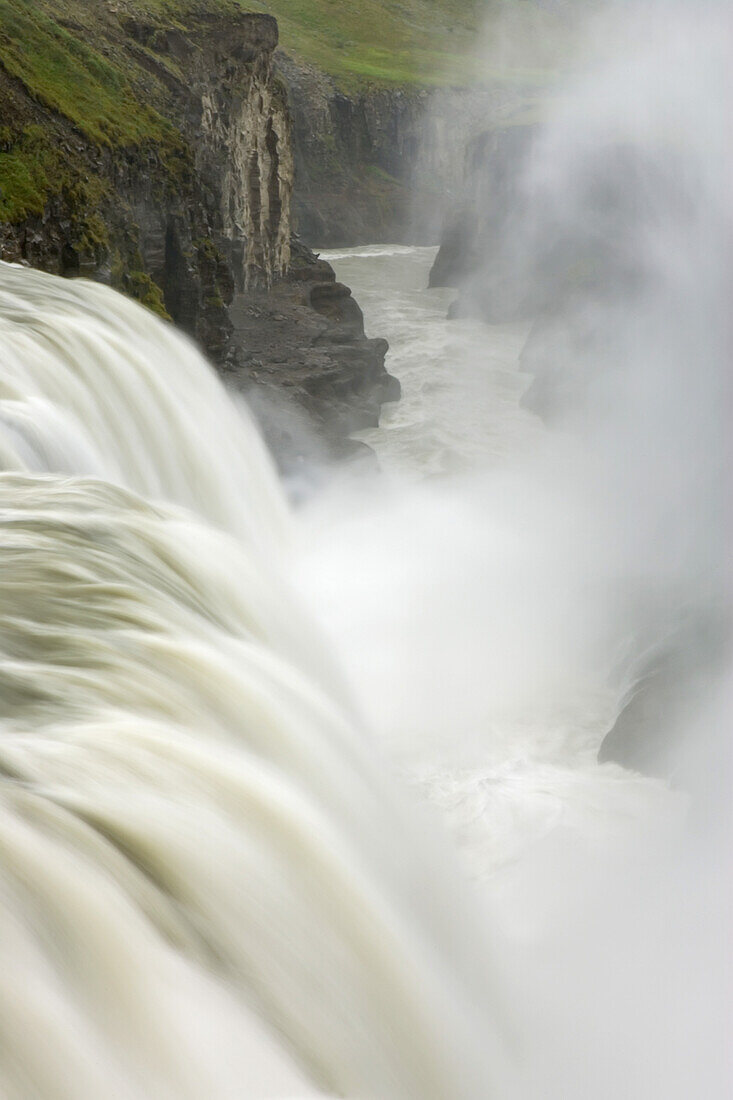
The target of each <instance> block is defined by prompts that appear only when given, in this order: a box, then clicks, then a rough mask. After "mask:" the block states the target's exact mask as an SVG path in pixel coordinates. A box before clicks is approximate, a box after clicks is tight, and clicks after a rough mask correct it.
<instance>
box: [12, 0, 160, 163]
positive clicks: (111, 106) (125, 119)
mask: <svg viewBox="0 0 733 1100" xmlns="http://www.w3.org/2000/svg"><path fill="white" fill-rule="evenodd" d="M73 6H74V5H73V4H67V3H63V4H60V3H57V4H44V3H43V2H42V0H41V2H40V3H39V2H38V0H0V61H1V62H2V66H3V68H4V69H5V71H6V72H7V73H8V74H9V75H10V76H13V77H17V78H18V79H19V80H21V81H22V82H23V84H24V85H25V87H26V88H27V89H28V90H29V91H30V92H31V94H32V95H33V96H34V97H35V98H36V99H37V100H38V101H39V102H40V103H43V104H45V105H46V106H47V107H51V108H52V109H53V110H56V111H58V112H59V113H60V114H62V115H64V116H65V117H66V118H68V119H69V120H70V121H71V122H73V123H75V124H76V125H77V126H78V127H79V129H80V130H82V131H83V132H84V133H85V134H86V135H87V136H88V137H89V138H91V139H92V140H93V141H96V142H97V143H99V144H100V145H112V144H116V145H120V144H121V145H138V144H140V143H141V142H143V141H145V140H161V139H162V138H164V137H165V136H166V134H167V131H168V126H167V124H166V123H165V121H164V120H163V119H162V118H161V116H160V115H158V114H157V113H156V112H155V111H153V110H151V108H150V107H149V106H148V105H147V104H144V103H141V102H140V100H139V99H137V98H136V97H135V95H134V93H133V91H132V88H131V87H130V83H129V80H128V78H127V77H126V75H125V72H124V71H123V70H122V69H121V68H119V67H117V66H115V65H113V64H110V62H109V61H107V60H106V59H105V58H104V57H103V56H102V54H101V53H98V52H97V51H96V50H94V49H93V48H91V47H90V46H88V45H87V44H86V41H85V39H82V38H81V37H80V36H79V35H78V33H77V34H73V33H71V31H69V30H67V29H66V27H65V26H63V24H62V20H61V18H60V17H61V16H67V15H68V14H69V13H70V9H72V8H73ZM44 9H45V10H44ZM47 12H50V13H54V14H55V15H56V18H53V17H52V15H51V14H47Z"/></svg>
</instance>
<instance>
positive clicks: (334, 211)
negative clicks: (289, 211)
mask: <svg viewBox="0 0 733 1100" xmlns="http://www.w3.org/2000/svg"><path fill="white" fill-rule="evenodd" d="M276 59H277V70H278V72H279V73H280V74H281V75H282V77H283V79H284V81H285V83H286V85H287V89H288V98H289V101H290V103H291V108H292V115H293V138H294V148H295V164H296V177H297V181H298V185H297V189H296V194H295V200H294V223H295V225H296V228H297V229H298V232H299V233H300V235H301V236H302V237H303V239H304V240H305V241H307V242H308V243H309V244H311V245H314V246H321V247H342V246H349V245H355V244H363V243H366V242H370V243H386V242H393V243H432V242H437V240H438V239H439V234H440V228H441V225H442V223H443V220H444V217H445V214H446V211H447V210H449V209H450V207H451V205H452V203H453V202H454V201H455V200H456V198H457V196H458V194H459V193H460V188H461V186H462V183H463V178H464V151H465V147H466V144H467V142H468V140H469V138H470V136H471V135H472V134H474V133H476V132H478V131H481V130H483V129H485V127H486V125H487V123H488V122H489V121H490V120H492V119H493V118H495V117H499V116H500V115H501V114H502V113H503V112H505V111H508V110H510V109H511V108H512V106H513V105H514V103H515V101H516V94H515V93H513V92H510V91H506V90H504V89H498V88H488V87H474V88H431V89H420V88H397V87H395V88H369V87H365V88H364V89H362V90H361V91H354V92H345V91H344V90H343V89H341V88H339V87H338V86H337V85H336V84H335V82H334V81H333V80H332V79H331V78H330V77H328V76H326V75H324V74H323V73H321V72H319V71H318V70H316V69H314V68H312V67H310V66H308V65H306V64H305V63H304V62H303V61H302V60H295V59H293V58H292V57H289V56H287V55H286V54H284V53H283V52H282V51H278V53H277V54H276Z"/></svg>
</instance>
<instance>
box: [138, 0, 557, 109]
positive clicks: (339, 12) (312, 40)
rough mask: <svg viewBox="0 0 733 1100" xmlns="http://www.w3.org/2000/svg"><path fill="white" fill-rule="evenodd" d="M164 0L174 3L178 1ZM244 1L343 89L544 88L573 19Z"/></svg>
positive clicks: (366, 3) (505, 8)
mask: <svg viewBox="0 0 733 1100" xmlns="http://www.w3.org/2000/svg"><path fill="white" fill-rule="evenodd" d="M158 2H159V3H162V4H167V8H168V9H170V8H172V7H175V2H174V0H169V2H167V0H158ZM238 2H239V4H240V7H242V8H244V9H246V10H256V11H264V12H269V13H270V14H271V15H274V16H276V18H277V20H278V23H279V26H280V42H281V45H282V47H283V49H285V50H286V51H288V52H291V53H294V54H296V55H298V56H300V57H302V58H304V59H305V60H306V61H308V62H310V63H311V64H313V65H314V66H315V67H316V68H318V69H321V70H322V71H323V72H326V73H329V74H330V75H331V76H333V77H334V78H335V79H336V80H337V82H338V83H340V84H341V85H343V86H345V87H346V88H350V87H353V86H355V85H359V84H364V83H369V84H383V85H392V86H394V85H415V84H417V85H421V86H429V85H437V84H467V83H468V84H470V83H474V82H476V81H479V80H481V81H510V82H512V83H516V82H519V83H522V84H525V85H526V84H529V85H531V84H542V83H544V82H546V81H547V79H548V75H549V74H551V71H552V70H553V69H554V68H555V66H556V64H557V60H558V57H559V56H561V55H562V54H563V53H564V52H565V50H566V40H567V36H568V15H567V13H566V14H562V13H561V12H559V11H558V10H552V9H549V8H547V7H545V6H543V5H541V4H539V3H537V2H536V0H238ZM479 45H481V46H484V45H485V46H486V47H487V48H486V50H485V51H484V50H483V49H480V48H479V49H477V47H479ZM483 54H488V55H489V56H490V57H491V58H492V60H491V63H490V64H487V61H486V57H485V56H481V55H483Z"/></svg>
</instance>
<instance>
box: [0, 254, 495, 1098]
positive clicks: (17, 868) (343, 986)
mask: <svg viewBox="0 0 733 1100" xmlns="http://www.w3.org/2000/svg"><path fill="white" fill-rule="evenodd" d="M0 316H1V317H2V321H1V322H0V325H1V327H2V336H3V343H4V346H5V348H6V349H7V352H6V355H7V358H6V361H5V364H4V372H3V396H4V400H3V403H2V410H1V414H0V415H1V416H2V422H3V433H2V451H3V456H4V461H5V465H6V468H8V467H9V468H10V469H15V470H17V471H20V472H13V473H10V472H8V473H5V474H3V475H2V476H0V497H1V505H0V543H1V545H2V559H3V580H2V586H1V589H0V652H1V654H2V657H1V664H0V676H1V677H2V695H1V697H2V737H1V738H0V773H1V775H2V778H1V780H0V788H1V799H2V829H0V837H1V839H0V844H1V845H2V857H1V859H0V881H1V883H2V915H3V916H2V919H3V923H4V926H5V927H6V930H7V936H6V937H5V939H4V945H5V946H4V964H5V965H4V966H3V978H2V982H1V983H0V984H1V986H2V1003H3V1005H4V1008H3V1010H2V1011H1V1012H0V1031H2V1032H3V1047H4V1049H11V1050H13V1051H14V1052H15V1053H14V1056H13V1057H12V1058H10V1059H9V1060H7V1061H5V1060H4V1061H3V1066H2V1073H3V1074H4V1078H3V1085H4V1095H7V1096H9V1097H24V1098H26V1097H29V1096H32V1095H38V1096H43V1097H44V1098H51V1097H57V1096H58V1097H67V1096H68V1097H74V1098H84V1097H87V1096H89V1097H92V1096H94V1097H97V1096H99V1095H100V1092H104V1094H105V1095H121V1096H131V1095H136V1096H139V1095H155V1096H168V1095H170V1096H176V1097H180V1096H191V1097H194V1096H195V1097H199V1098H200V1097H201V1096H206V1097H212V1098H213V1097H217V1096H238V1097H239V1096H250V1095H251V1096H258V1097H259V1096H271V1095H284V1094H285V1093H286V1092H289V1093H290V1094H292V1092H294V1091H295V1090H296V1089H300V1090H301V1094H302V1093H303V1090H304V1088H305V1086H304V1085H303V1084H302V1082H300V1083H299V1078H298V1077H297V1075H296V1073H295V1071H294V1070H293V1069H292V1068H291V1067H290V1065H289V1063H288V1062H287V1060H286V1059H285V1057H284V1055H278V1054H277V1053H275V1054H273V1053H272V1052H271V1048H273V1049H275V1051H276V1049H277V1048H276V1044H275V1043H274V1042H273V1040H272V1039H267V1038H265V1039H264V1040H262V1041H261V1033H262V1030H263V1029H262V1026H261V1025H253V1024H252V1023H251V1019H250V1017H252V1015H253V1014H256V1015H259V1016H261V1017H262V1018H263V1019H264V1020H265V1021H266V1022H267V1025H268V1027H269V1028H270V1029H273V1032H274V1033H275V1034H277V1035H279V1036H280V1037H281V1039H282V1040H283V1041H284V1044H285V1046H286V1047H287V1048H288V1049H289V1050H290V1051H291V1052H293V1053H294V1055H295V1056H296V1058H297V1059H298V1060H299V1061H300V1063H301V1064H303V1065H305V1066H306V1067H307V1068H308V1069H309V1070H310V1072H311V1073H312V1074H313V1076H314V1078H315V1079H316V1080H317V1081H319V1082H320V1083H321V1084H322V1085H323V1086H324V1087H327V1088H328V1089H332V1090H335V1091H337V1092H338V1093H343V1094H346V1095H349V1096H362V1095H364V1096H366V1095H369V1096H380V1097H410V1096H417V1095H420V1096H423V1097H435V1098H439V1097H441V1098H442V1097H445V1098H447V1097H458V1096H465V1097H467V1098H468V1097H471V1096H475V1095H476V1089H477V1088H480V1087H482V1086H481V1085H478V1084H477V1082H483V1081H484V1080H486V1079H487V1077H486V1067H485V1064H484V1061H485V1058H484V1053H483V1052H482V1051H481V1049H480V1047H481V1046H482V1045H484V1043H485V1038H484V1037H482V1038H481V1042H480V1043H479V1042H478V1039H477V1034H478V1029H477V1024H478V1020H479V1019H480V1018H481V1016H482V1009H481V1007H480V1003H481V997H482V996H483V993H482V991H481V983H480V982H478V981H476V980H475V978H474V976H473V975H471V976H470V978H469V970H470V969H473V968H475V967H476V962H477V960H476V958H473V959H472V958H471V957H470V954H471V953H470V952H469V951H468V949H467V946H466V944H464V943H461V940H460V934H459V932H458V926H459V925H460V924H461V922H460V921H459V922H456V921H455V920H454V919H453V918H452V917H451V914H450V908H451V906H452V905H453V904H455V897H456V895H455V893H454V889H453V886H447V888H446V886H445V884H444V887H443V888H441V887H440V885H439V874H438V872H436V870H435V868H434V867H433V866H431V864H432V859H431V858H428V854H427V852H426V850H425V846H424V845H423V844H421V843H419V842H418V841H417V840H415V839H414V836H413V840H410V839H409V838H410V836H411V835H413V834H414V832H415V830H414V827H413V824H412V822H411V821H410V815H409V814H408V813H405V812H403V810H402V809H401V807H400V805H399V803H398V802H397V800H396V799H395V798H394V796H393V792H392V791H391V789H390V787H389V784H388V783H385V781H384V780H383V779H382V778H381V777H380V775H379V774H378V770H377V767H376V764H375V762H374V761H373V760H372V759H370V756H369V753H368V752H367V749H366V747H365V745H364V744H363V743H362V739H361V737H360V735H359V734H358V732H357V731H356V729H357V728H356V726H355V725H354V723H353V720H352V719H351V717H350V715H349V708H348V705H347V704H346V703H345V701H344V698H343V691H342V690H341V689H340V687H339V685H338V683H337V682H336V677H335V676H334V675H333V673H332V672H331V671H330V670H329V668H328V661H327V660H326V658H325V657H323V656H322V655H319V648H320V647H319V643H318V639H317V637H316V636H315V634H314V632H313V630H312V629H310V628H309V626H308V624H307V622H306V619H305V617H304V616H303V615H302V614H300V613H299V611H298V608H297V602H296V600H295V599H294V598H293V596H292V594H290V593H289V592H288V589H287V586H286V585H285V583H284V582H283V581H282V580H281V574H280V568H281V567H282V559H283V553H284V551H283V550H282V542H283V538H282V536H283V528H284V527H285V526H286V525H285V523H284V509H283V505H282V502H281V498H280V494H279V491H278V490H277V487H276V485H275V484H274V479H273V475H272V473H271V470H270V468H269V464H268V462H267V461H266V459H265V457H264V454H263V452H262V448H261V445H260V443H259V440H258V438H257V435H256V433H255V432H254V429H253V428H252V426H251V425H250V424H249V423H248V422H247V420H246V419H245V418H243V417H240V416H239V415H238V413H237V411H236V410H235V409H234V408H233V406H231V405H230V403H229V400H228V398H227V397H226V395H225V393H224V391H223V389H222V388H221V386H220V385H219V383H218V382H217V381H216V379H215V378H214V375H213V373H212V372H211V371H210V370H209V368H208V367H207V366H206V365H205V364H204V362H203V361H202V360H201V358H200V357H199V355H198V354H197V353H196V352H195V351H194V350H193V348H192V347H191V346H189V344H188V343H187V342H186V341H185V340H184V339H183V338H181V337H179V336H177V335H176V334H175V333H174V332H173V331H172V330H170V329H169V328H168V327H166V326H165V325H163V324H162V323H161V322H159V321H157V320H156V319H155V318H153V317H152V316H151V315H149V314H147V313H146V312H145V311H144V310H142V309H141V308H139V307H137V306H134V305H132V304H131V303H129V302H126V301H124V300H122V299H120V298H119V297H118V296H117V295H115V294H114V293H113V292H111V291H109V290H106V289H105V288H103V287H99V286H94V285H90V284H87V283H83V282H75V283H68V282H62V281H61V280H59V279H56V278H54V277H52V276H47V275H42V274H38V273H33V272H29V271H27V270H24V269H22V268H17V267H11V266H8V265H2V267H0ZM125 333H128V337H125ZM80 474H82V475H93V476H92V477H89V476H86V477H80V476H77V475H80ZM70 475H75V476H70ZM141 492H142V493H144V494H145V495H144V497H143V496H141V495H139V494H140V493H141ZM182 504H185V505H187V506H188V507H187V509H184V508H182V507H181V505H182ZM233 536H236V537H233ZM395 837H399V838H400V843H399V844H397V845H396V844H395ZM447 881H448V882H450V875H448V879H447ZM448 898H451V901H450V903H449V902H448ZM429 899H432V900H429ZM479 969H480V967H479ZM461 974H463V977H461ZM14 995H20V997H21V1002H20V1004H13V997H14ZM247 1035H249V1039H248V1040H247V1042H246V1045H245V1047H244V1050H242V1042H243V1040H244V1037H246V1036H247ZM260 1045H262V1047H263V1049H264V1054H263V1056H262V1058H260V1056H259V1054H258V1051H259V1048H260ZM41 1051H43V1054H42V1055H41V1053H40V1052H41ZM268 1051H269V1052H270V1053H269V1054H268ZM273 1065H274V1069H273ZM102 1081H103V1082H104V1084H103V1085H102V1084H101V1082H102Z"/></svg>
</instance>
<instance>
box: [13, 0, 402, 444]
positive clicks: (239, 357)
mask: <svg viewBox="0 0 733 1100" xmlns="http://www.w3.org/2000/svg"><path fill="white" fill-rule="evenodd" d="M73 5H74V0H71V4H70V5H68V6H65V7H64V12H66V11H67V7H68V8H72V7H73ZM89 5H90V6H91V7H92V8H93V9H94V11H93V12H89V11H88V9H87V7H86V6H85V5H82V6H80V7H79V15H80V18H83V17H86V16H87V15H88V16H89V19H90V22H88V23H86V24H82V23H81V22H80V23H78V24H77V23H74V24H73V25H72V24H70V23H69V20H68V19H65V20H63V21H62V20H61V18H59V20H58V21H57V22H56V23H49V25H48V33H47V38H48V40H49V41H50V42H51V43H52V48H53V49H54V50H58V46H59V43H61V44H68V43H69V42H71V46H70V47H69V59H70V60H69V66H70V76H69V77H68V80H71V79H72V78H74V79H75V80H78V82H79V85H80V87H83V86H84V81H85V80H86V81H87V82H89V81H91V80H93V79H97V78H96V75H95V74H97V73H100V72H101V73H102V74H103V76H104V77H105V79H107V84H108V85H109V86H111V89H112V93H113V95H114V97H115V98H114V99H113V100H112V103H113V106H115V105H116V103H117V100H119V99H120V98H122V96H123V95H124V97H125V100H126V102H125V103H124V104H123V105H122V108H123V111H124V114H123V117H122V118H121V120H120V121H119V122H118V123H117V126H116V129H115V130H111V129H110V130H109V133H108V132H107V130H106V129H102V128H101V127H102V126H105V127H107V126H108V118H107V115H105V116H104V117H103V118H102V119H101V121H100V120H97V119H96V118H95V117H94V114H93V112H90V113H89V115H88V117H87V116H85V117H81V118H75V117H72V114H73V110H72V108H70V107H69V106H68V105H67V104H66V103H65V102H64V100H63V92H64V89H63V88H62V89H61V91H60V93H59V100H60V106H61V107H63V109H58V108H57V109H54V108H53V107H52V106H50V105H49V93H48V91H47V90H46V88H45V87H43V86H40V87H39V86H38V85H37V84H35V83H34V80H33V77H34V72H33V71H31V72H30V75H29V76H28V77H25V75H24V79H22V80H21V79H18V78H17V77H16V76H14V74H13V72H11V71H10V70H11V69H12V67H13V55H12V53H8V54H7V55H6V56H7V57H8V58H9V61H8V62H7V63H6V64H5V67H4V68H2V67H0V113H1V114H2V119H1V120H0V121H2V122H3V123H5V122H10V123H12V125H9V126H2V127H0V258H2V259H5V260H11V261H20V262H25V263H29V264H31V265H32V266H36V267H41V268H44V269H45V270H48V271H52V272H55V273H58V274H61V275H67V276H74V275H86V276H89V277H91V278H95V279H100V280H102V281H105V282H109V283H111V284H112V285H114V286H116V287H117V288H118V289H120V290H122V291H123V292H125V293H128V294H130V295H132V296H134V297H136V298H138V299H140V300H141V301H142V302H144V304H146V305H148V306H149V307H151V308H153V309H155V310H157V312H159V313H161V314H163V315H165V316H168V317H170V318H172V320H173V321H175V323H176V324H178V325H179V326H180V327H182V328H183V329H184V330H185V331H187V332H189V333H190V334H191V335H192V336H193V337H194V338H195V339H197V340H198V341H199V342H200V343H201V344H202V345H203V347H204V348H205V350H206V351H207V352H208V353H209V355H210V356H211V357H212V358H213V359H214V361H215V362H217V363H219V364H220V366H221V368H222V369H225V370H226V371H227V374H228V375H229V377H230V379H232V381H233V382H235V384H236V385H237V386H238V388H241V389H246V388H248V387H249V386H252V385H257V384H258V383H261V382H262V380H263V378H264V379H266V382H267V385H268V387H269V388H271V389H273V388H274V389H278V388H279V389H280V390H281V391H283V392H284V393H286V394H287V395H289V397H290V398H292V400H293V401H295V402H296V403H298V402H300V404H301V406H305V408H306V409H307V411H308V414H309V415H310V416H312V417H314V418H315V420H316V424H317V427H318V429H319V431H320V432H321V434H322V435H323V437H324V438H325V439H326V441H327V443H328V446H329V448H330V449H331V450H332V451H333V450H334V449H335V451H336V452H338V453H342V452H343V451H344V450H347V449H348V445H347V440H346V436H347V434H348V432H349V431H350V430H351V429H352V428H353V427H354V426H355V425H356V424H362V423H364V422H365V419H366V420H367V421H368V422H370V423H375V422H376V420H378V415H379V396H380V395H383V396H386V395H387V394H388V393H389V394H391V395H392V396H394V395H395V392H396V391H395V387H394V385H393V384H391V383H390V382H389V379H388V376H387V375H386V372H385V370H384V355H385V350H386V345H385V343H384V341H379V340H373V341H370V340H367V339H366V338H365V336H364V328H363V320H362V318H361V313H360V311H358V307H356V309H357V312H354V308H353V306H354V304H353V303H351V302H350V294H349V292H348V290H347V288H345V287H339V284H337V283H336V282H335V277H334V275H333V271H332V270H331V269H330V268H328V265H326V264H323V263H321V264H318V263H316V262H315V257H310V260H311V261H312V262H308V263H306V264H304V263H303V262H302V261H303V251H304V250H303V248H302V246H300V245H298V246H297V247H298V249H299V255H300V259H299V262H298V264H297V265H295V267H296V268H297V270H296V271H293V266H292V265H291V248H292V244H291V228H292V227H291V209H292V194H293V186H294V155H293V144H292V125H291V116H290V111H289V106H288V102H287V95H286V90H285V87H284V84H283V82H282V81H281V79H280V78H279V77H278V76H277V75H276V74H275V73H274V71H273V53H274V50H275V47H276V45H277V37H278V31H277V24H276V22H275V20H274V19H272V18H270V17H269V16H263V15H250V14H243V13H236V12H235V13H234V14H222V12H221V11H216V12H210V11H207V10H206V9H205V6H204V5H202V6H199V7H197V8H196V10H195V11H194V12H193V13H192V14H191V15H189V17H188V18H187V19H186V21H185V22H182V20H181V18H178V19H176V21H175V22H168V21H166V20H165V19H163V18H157V17H152V16H150V15H148V14H145V11H146V10H147V9H146V6H143V11H142V14H141V10H140V9H138V7H137V5H136V3H135V2H134V0H133V2H132V3H125V4H121V5H120V7H117V6H115V7H112V6H111V5H107V4H105V3H102V2H101V0H89ZM60 10H61V9H60ZM62 22H63V26H62ZM70 30H71V33H72V35H73V40H71V39H69V37H68V35H69V31H70ZM31 32H32V28H31V29H30V30H28V31H27V34H28V35H29V36H30V35H31ZM44 41H45V40H44ZM0 45H2V43H0ZM11 45H12V43H11ZM42 45H43V43H42ZM22 46H23V44H22V43H21V47H22ZM84 50H88V51H90V52H89V58H91V60H90V59H89V58H87V57H86V54H84V53H82V51H84ZM92 50H93V51H94V52H91V51H92ZM79 56H82V58H83V59H84V61H83V63H82V61H79ZM107 57H112V58H114V60H115V65H116V68H115V69H114V70H110V72H111V76H110V75H109V73H108V67H107V68H105V66H107V62H106V60H105V58H107ZM41 60H43V58H41ZM0 61H3V54H2V51H0ZM37 68H38V70H39V71H43V69H42V66H40V65H39V66H37ZM90 74H91V75H90ZM120 89H124V93H123V92H121V91H120ZM108 90H109V89H108V87H107V86H105V85H100V87H99V89H98V94H99V96H100V98H101V97H102V96H103V95H104V94H105V93H106V92H107V91H108ZM52 91H53V89H52ZM95 91H96V89H95ZM130 118H131V119H132V122H130V121H129V120H130ZM33 142H35V143H36V145H37V152H36V147H35V146H34V145H33V144H32V143H33ZM34 157H35V160H34V159H32V158H34ZM23 158H25V159H23ZM19 163H20V166H21V168H22V169H23V171H24V172H26V174H27V173H28V172H30V173H31V175H33V174H34V173H35V177H37V179H38V187H37V192H38V193H37V195H34V202H33V205H32V208H30V209H29V208H27V207H28V204H27V203H26V204H25V205H24V204H23V196H24V193H25V192H24V189H23V187H19V186H17V178H18V173H17V171H16V170H15V169H16V168H17V165H18V164H19ZM28 165H29V166H30V167H28ZM47 167H48V171H46V168H47ZM22 182H23V180H22V179H21V183H22ZM14 186H15V201H14V203H11V202H9V201H4V200H5V199H6V198H7V195H8V193H9V194H10V199H13V197H14V194H13V192H12V188H13V187H14ZM6 187H7V188H9V189H10V192H8V191H6ZM26 191H27V188H26ZM3 206H4V209H3ZM319 287H322V288H326V289H325V290H324V291H323V292H319V289H318V288H319ZM334 303H340V304H339V305H338V308H336V309H334ZM342 314H343V315H344V316H346V315H348V318H349V323H348V325H346V326H345V325H344V323H343V317H342V316H341V315H342ZM276 315H277V316H279V317H281V318H284V317H287V318H288V319H289V320H288V324H289V325H290V327H291V329H292V331H286V329H287V328H288V325H287V324H286V325H285V326H283V324H282V323H276V322H275V317H276ZM243 317H247V318H248V322H247V324H243V323H242V318H243ZM330 329H333V332H330ZM258 330H261V332H260V335H259V336H258ZM272 331H277V332H279V333H280V345H281V346H280V347H278V346H277V341H273V340H271V339H270V338H269V335H268V334H269V333H270V332H272ZM245 341H247V346H246V347H245V346H244V342H245ZM319 342H320V343H322V344H323V345H324V347H326V346H327V352H324V353H323V354H321V355H319V356H314V355H313V354H312V353H311V349H312V346H314V345H316V344H318V343H319ZM252 347H256V348H258V349H259V351H260V355H259V357H257V356H253V354H252V352H251V348H252ZM340 374H343V376H344V379H346V382H345V384H344V386H343V387H342V388H341V390H340V391H339V395H338V399H336V396H335V395H336V392H337V391H338V390H339V387H338V385H336V386H334V384H333V383H334V379H338V377H339V375H340ZM324 378H327V379H328V384H326V383H325V382H324V381H323V379H324ZM349 407H350V408H351V415H350V416H349V415H345V411H346V409H347V408H349ZM290 450H291V451H292V446H291V447H290Z"/></svg>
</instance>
